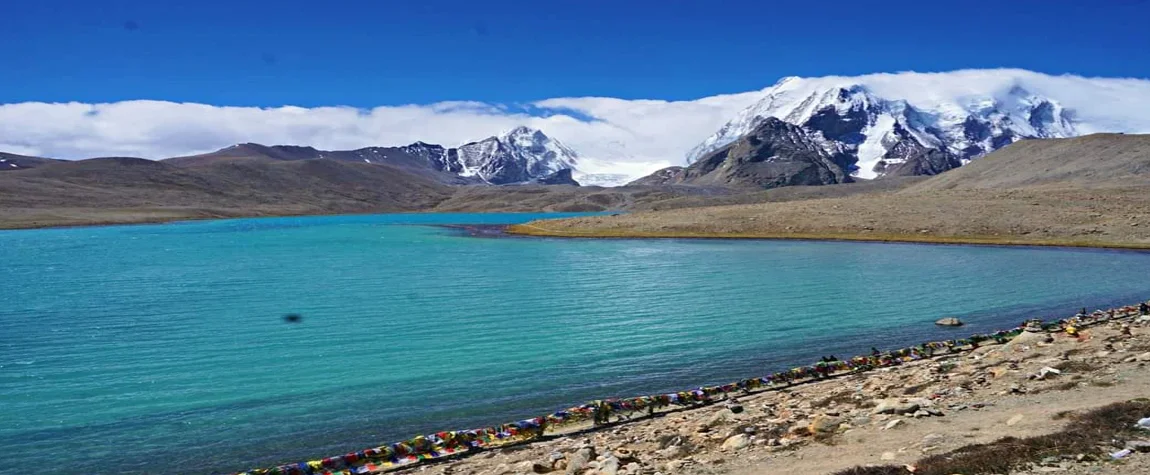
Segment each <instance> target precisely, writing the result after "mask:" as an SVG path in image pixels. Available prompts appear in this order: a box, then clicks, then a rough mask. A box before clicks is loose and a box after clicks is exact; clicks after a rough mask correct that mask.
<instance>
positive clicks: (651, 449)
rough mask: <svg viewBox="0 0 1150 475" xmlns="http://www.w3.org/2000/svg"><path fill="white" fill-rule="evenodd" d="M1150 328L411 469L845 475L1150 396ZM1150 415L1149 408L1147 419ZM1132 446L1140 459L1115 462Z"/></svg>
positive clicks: (1117, 325)
mask: <svg viewBox="0 0 1150 475" xmlns="http://www.w3.org/2000/svg"><path fill="white" fill-rule="evenodd" d="M1148 363H1150V320H1148V319H1146V318H1137V317H1135V318H1134V319H1130V320H1125V321H1111V322H1106V323H1100V324H1097V325H1095V326H1091V327H1089V328H1084V329H1082V330H1080V331H1078V334H1077V336H1074V335H1070V334H1068V333H1066V332H1056V333H1047V332H1024V333H1022V334H1021V335H1019V336H1018V337H1016V338H1014V339H1013V340H1011V341H1010V342H1008V343H1006V344H1002V345H990V346H983V347H980V348H977V349H975V350H973V351H969V352H963V353H954V354H948V355H944V356H936V357H933V358H927V359H922V360H918V361H913V362H909V363H906V364H903V365H900V366H896V367H890V368H881V369H877V370H874V371H870V372H862V373H852V374H848V375H845V376H842V377H836V378H831V379H827V380H822V381H817V382H813V383H810V384H804V385H797V386H793V387H791V388H789V389H782V390H777V391H767V392H762V393H758V394H751V395H740V396H735V397H729V398H726V399H720V400H716V401H715V402H714V403H712V404H709V405H705V406H700V407H696V408H687V409H681V410H675V411H670V412H667V413H661V414H656V415H655V416H653V417H644V418H639V419H635V420H618V421H616V420H614V419H612V421H611V422H610V425H609V426H608V427H605V428H600V429H599V430H594V431H588V432H583V433H575V434H568V435H555V436H550V437H548V438H546V439H545V440H542V441H538V442H532V443H527V444H522V445H518V446H511V447H504V448H496V449H489V450H484V451H482V452H481V453H479V454H478V455H474V456H469V457H466V458H460V459H455V460H445V461H442V462H438V463H425V464H421V465H419V466H413V467H410V468H405V469H400V470H397V471H395V472H393V473H416V472H418V473H427V474H435V475H510V474H529V473H555V474H565V475H575V474H581V475H587V474H596V475H657V474H663V475H670V474H736V475H742V474H746V475H750V474H758V473H796V474H823V473H827V474H830V473H836V472H839V471H843V470H847V469H851V468H852V467H862V466H867V465H884V466H896V467H903V468H902V471H903V473H915V472H913V471H912V470H914V469H915V465H914V464H915V463H916V461H917V460H918V459H920V458H922V457H925V456H928V455H932V454H941V453H947V452H949V451H953V450H956V449H959V448H962V447H965V446H970V445H972V444H987V443H991V442H994V441H996V440H999V439H1000V438H1002V437H1018V438H1022V437H1032V436H1036V435H1042V434H1049V433H1053V432H1056V431H1059V430H1062V428H1063V427H1064V426H1065V425H1066V423H1067V420H1066V419H1067V414H1072V413H1076V412H1079V411H1085V410H1090V409H1094V408H1097V407H1101V406H1104V405H1107V404H1111V403H1116V402H1122V401H1130V400H1136V399H1138V398H1145V397H1147V396H1150V371H1147V364H1148ZM1142 417H1150V413H1147V414H1144V415H1142ZM1145 432H1146V435H1145V437H1143V438H1142V439H1145V440H1137V439H1135V440H1126V441H1098V442H1099V443H1100V444H1103V445H1102V446H1100V447H1099V448H1098V450H1097V451H1096V453H1074V454H1062V455H1063V456H1058V457H1043V458H1040V459H1038V460H1033V461H1032V462H1031V463H1028V464H1027V465H1026V466H1023V467H1020V468H1019V469H1018V470H1017V471H1015V472H1012V473H1053V472H1060V473H1119V474H1134V473H1150V454H1148V453H1142V452H1145V451H1146V450H1148V449H1147V447H1150V430H1147V431H1145ZM1126 446H1129V447H1130V448H1131V450H1130V453H1129V454H1127V455H1124V456H1121V457H1119V458H1117V459H1114V458H1112V457H1110V456H1109V455H1107V454H1108V453H1110V452H1115V453H1119V451H1120V450H1121V449H1123V448H1125V447H1126Z"/></svg>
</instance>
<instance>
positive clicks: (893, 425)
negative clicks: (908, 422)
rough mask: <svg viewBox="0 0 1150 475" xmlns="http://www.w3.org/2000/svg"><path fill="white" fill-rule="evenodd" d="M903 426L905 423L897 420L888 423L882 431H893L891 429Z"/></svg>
mask: <svg viewBox="0 0 1150 475" xmlns="http://www.w3.org/2000/svg"><path fill="white" fill-rule="evenodd" d="M903 424H905V423H904V422H903V421H902V419H895V420H893V421H890V422H887V423H886V425H885V426H882V430H891V429H894V428H896V427H899V426H902V425H903Z"/></svg>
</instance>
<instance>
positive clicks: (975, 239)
mask: <svg viewBox="0 0 1150 475" xmlns="http://www.w3.org/2000/svg"><path fill="white" fill-rule="evenodd" d="M503 213H505V212H501V211H485V212H470V213H464V214H503ZM523 213H524V214H532V212H523ZM539 213H547V212H545V211H543V212H539ZM387 214H398V215H409V214H459V213H458V212H454V211H450V212H448V211H435V210H427V211H369V212H362V213H359V212H352V213H347V212H332V213H286V214H262V215H237V216H186V217H183V216H181V217H155V218H147V219H141V220H101V221H93V222H87V223H64V224H35V225H17V226H10V225H9V224H8V223H0V232H4V231H22V230H36V229H71V228H86V227H106V226H146V225H162V224H177V223H182V222H198V221H212V220H228V219H260V218H268V219H274V218H306V217H331V216H370V215H387ZM534 222H535V221H532V222H528V223H522V224H507V225H503V224H500V225H487V224H482V225H475V224H466V223H460V224H444V225H435V226H439V227H444V228H455V229H459V230H461V232H462V233H463V234H465V235H470V236H472V237H491V238H499V237H537V238H560V239H701V240H716V241H718V240H733V241H738V240H746V241H829V242H871V243H896V244H897V243H902V244H936V245H973V246H1004V247H1041V248H1059V247H1061V248H1076V249H1110V250H1129V251H1148V250H1150V243H1122V242H1102V241H1074V240H1061V239H1046V240H1041V239H1019V238H1017V237H1011V236H930V235H923V236H916V235H910V234H884V233H866V234H861V233H730V232H714V233H700V232H690V231H668V232H648V231H562V230H557V229H546V228H543V227H540V226H538V225H537V224H533V223H534ZM488 227H492V228H493V227H499V228H500V230H499V232H494V231H493V230H491V229H482V230H480V229H479V228H488ZM471 228H474V232H472V230H471Z"/></svg>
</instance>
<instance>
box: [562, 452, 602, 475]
mask: <svg viewBox="0 0 1150 475" xmlns="http://www.w3.org/2000/svg"><path fill="white" fill-rule="evenodd" d="M594 459H595V448H593V447H588V446H584V447H582V448H580V449H579V450H577V451H575V452H574V453H572V454H569V455H568V456H567V470H566V472H565V473H566V474H567V475H575V474H577V473H582V472H583V469H585V468H587V465H588V464H590V463H591V461H592V460H594Z"/></svg>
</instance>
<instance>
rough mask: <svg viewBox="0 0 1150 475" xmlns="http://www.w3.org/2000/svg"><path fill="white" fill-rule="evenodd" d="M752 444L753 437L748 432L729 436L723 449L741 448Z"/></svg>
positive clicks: (724, 442)
mask: <svg viewBox="0 0 1150 475" xmlns="http://www.w3.org/2000/svg"><path fill="white" fill-rule="evenodd" d="M748 445H751V438H750V437H748V436H747V434H739V435H736V436H732V437H728V438H727V440H725V441H723V447H722V450H732V451H734V450H739V449H742V448H745V447H747V446H748Z"/></svg>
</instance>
